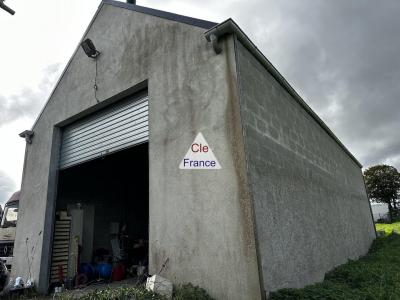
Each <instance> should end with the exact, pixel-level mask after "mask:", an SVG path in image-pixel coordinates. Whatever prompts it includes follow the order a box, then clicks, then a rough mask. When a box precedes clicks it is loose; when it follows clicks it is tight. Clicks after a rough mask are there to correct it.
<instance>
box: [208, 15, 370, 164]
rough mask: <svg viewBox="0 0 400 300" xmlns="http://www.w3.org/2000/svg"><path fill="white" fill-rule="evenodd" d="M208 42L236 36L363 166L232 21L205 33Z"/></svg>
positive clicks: (348, 153)
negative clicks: (228, 35) (212, 36)
mask: <svg viewBox="0 0 400 300" xmlns="http://www.w3.org/2000/svg"><path fill="white" fill-rule="evenodd" d="M204 34H205V36H206V38H207V40H208V41H210V36H211V35H213V34H214V35H216V36H217V37H221V36H223V35H226V34H235V35H236V36H237V38H238V39H239V41H240V42H241V43H242V44H243V45H244V46H245V47H246V48H247V49H248V50H249V51H250V53H252V54H253V55H254V56H255V57H256V59H257V60H258V61H259V62H260V63H261V64H262V65H263V66H264V67H265V68H266V69H267V70H268V71H269V72H270V73H271V75H272V76H273V77H274V78H275V79H276V80H277V81H278V82H279V83H280V84H281V85H282V86H283V87H284V88H285V89H286V91H287V92H288V93H289V94H290V95H291V96H292V97H293V98H294V99H295V100H296V101H297V102H298V103H299V104H300V106H302V107H303V108H304V110H305V111H306V112H307V113H308V114H309V115H310V116H311V117H312V118H313V119H314V120H315V121H317V123H318V124H319V125H320V126H321V127H322V128H323V129H324V130H325V131H326V132H327V133H328V135H329V136H331V137H332V138H333V140H335V142H336V143H337V144H338V145H339V146H340V147H341V148H342V149H343V150H344V152H345V153H346V154H347V155H348V156H349V157H350V158H351V159H352V160H353V161H354V162H355V163H356V164H357V165H358V166H359V167H360V168H362V167H363V166H362V164H361V163H360V162H359V161H358V160H357V159H356V158H355V157H354V155H353V154H352V153H351V152H350V151H349V150H348V149H347V148H346V146H345V145H344V144H343V143H342V142H341V141H340V140H339V138H338V137H337V136H336V135H335V134H334V133H333V132H332V130H330V128H329V127H328V126H327V125H326V124H325V123H324V121H322V119H321V118H320V117H319V116H318V115H317V114H316V113H315V112H314V111H313V110H312V109H311V107H310V106H308V104H307V103H306V102H305V101H304V100H303V98H301V96H300V95H299V94H298V93H297V92H296V91H295V90H294V89H293V88H292V86H291V85H290V84H289V83H288V82H287V81H286V79H285V78H284V77H283V76H282V75H281V74H280V73H279V71H278V70H277V69H276V68H275V67H274V66H273V65H272V63H271V62H270V61H269V60H268V59H267V58H266V57H265V55H264V54H263V53H262V52H261V51H260V50H259V49H258V48H257V46H256V45H255V44H254V43H253V42H252V41H251V40H250V38H249V37H248V36H247V35H246V34H245V33H244V32H243V30H242V29H241V28H240V27H239V26H238V25H237V24H236V22H235V21H233V20H232V19H228V20H226V21H224V22H222V23H220V24H218V25H216V26H214V27H213V28H210V29H209V30H207V31H206V32H205V33H204Z"/></svg>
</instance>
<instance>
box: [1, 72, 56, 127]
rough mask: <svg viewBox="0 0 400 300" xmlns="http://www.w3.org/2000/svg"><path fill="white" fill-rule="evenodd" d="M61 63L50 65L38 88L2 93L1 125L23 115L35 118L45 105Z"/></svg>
mask: <svg viewBox="0 0 400 300" xmlns="http://www.w3.org/2000/svg"><path fill="white" fill-rule="evenodd" d="M59 71H60V65H59V64H53V65H49V66H48V67H46V68H45V69H44V70H43V77H42V80H41V82H40V83H39V84H38V86H37V88H36V89H32V88H24V89H22V90H21V92H20V93H18V94H15V95H11V96H8V97H6V96H4V95H1V94H0V126H2V125H4V124H6V123H8V122H11V121H13V120H16V119H18V118H22V117H30V118H34V117H36V116H37V114H38V113H39V111H40V109H41V108H42V106H43V105H44V103H45V101H46V100H47V97H48V95H49V92H50V91H51V89H52V87H53V86H54V83H55V80H56V78H57V77H58V75H59Z"/></svg>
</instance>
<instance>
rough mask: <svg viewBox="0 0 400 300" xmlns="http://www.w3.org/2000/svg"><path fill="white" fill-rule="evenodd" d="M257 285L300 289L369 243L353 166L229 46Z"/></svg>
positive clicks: (245, 55) (366, 213)
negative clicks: (259, 282) (235, 75)
mask: <svg viewBox="0 0 400 300" xmlns="http://www.w3.org/2000/svg"><path fill="white" fill-rule="evenodd" d="M236 49H237V50H236V51H237V52H236V53H237V63H238V73H239V85H240V102H241V115H242V122H243V126H244V135H245V149H246V157H247V162H248V172H249V178H250V184H251V192H252V196H253V201H254V210H255V217H256V220H255V223H256V231H257V232H256V236H257V238H258V244H259V250H260V253H259V255H260V257H261V264H262V270H263V272H262V273H263V281H264V288H265V289H266V290H267V291H273V290H276V289H279V288H284V287H302V286H304V285H306V284H310V283H314V282H317V281H321V280H323V276H324V274H325V273H326V272H327V271H329V270H330V269H332V268H333V267H335V266H337V265H339V264H342V263H344V262H346V261H347V259H349V258H352V259H354V258H357V257H359V256H360V255H363V254H365V253H366V252H367V251H368V248H369V246H370V245H371V242H372V240H373V239H374V238H375V232H374V227H373V223H372V218H371V212H370V208H369V203H368V200H367V195H366V191H365V187H364V183H363V178H362V173H361V170H360V168H359V166H357V165H356V163H355V162H354V161H353V160H352V159H351V158H350V157H349V156H348V155H347V154H346V153H345V152H344V151H343V149H342V148H340V147H339V145H338V144H337V143H336V142H335V141H334V140H333V139H332V138H331V137H330V136H329V135H328V134H327V133H326V132H325V131H324V130H323V129H322V127H321V126H320V125H319V124H317V122H316V121H315V120H314V119H312V117H311V116H310V115H309V114H307V112H306V111H305V110H304V109H303V108H301V107H300V105H299V104H298V103H297V102H296V101H295V100H294V99H293V98H292V97H291V96H290V95H289V94H288V93H287V92H286V90H284V88H283V87H282V86H281V85H280V84H279V83H278V82H277V81H276V80H275V79H274V78H273V77H272V76H271V74H270V73H269V72H268V71H267V70H266V69H265V68H264V67H263V66H262V65H261V64H260V63H259V61H257V60H256V59H255V58H254V56H252V55H251V54H250V53H249V52H248V50H247V49H245V48H244V46H243V45H242V44H241V43H240V42H238V41H237V42H236Z"/></svg>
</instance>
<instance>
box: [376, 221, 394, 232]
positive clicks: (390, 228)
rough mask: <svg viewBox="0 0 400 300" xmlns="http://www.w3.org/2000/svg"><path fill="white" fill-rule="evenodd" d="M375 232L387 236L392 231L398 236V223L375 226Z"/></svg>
mask: <svg viewBox="0 0 400 300" xmlns="http://www.w3.org/2000/svg"><path fill="white" fill-rule="evenodd" d="M375 227H376V230H377V231H381V230H383V231H385V234H386V235H388V234H390V233H392V232H393V231H394V232H396V233H398V234H400V222H396V223H392V224H376V226H375Z"/></svg>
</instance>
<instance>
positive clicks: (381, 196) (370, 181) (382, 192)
mask: <svg viewBox="0 0 400 300" xmlns="http://www.w3.org/2000/svg"><path fill="white" fill-rule="evenodd" d="M364 178H365V185H366V187H367V191H368V197H369V199H370V200H372V201H374V202H380V203H387V204H388V207H389V215H390V220H391V221H392V219H393V212H394V210H395V209H397V202H396V201H397V198H398V196H399V194H400V173H399V172H398V171H397V169H396V168H395V167H392V166H388V165H376V166H372V167H369V168H368V169H366V170H365V171H364Z"/></svg>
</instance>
